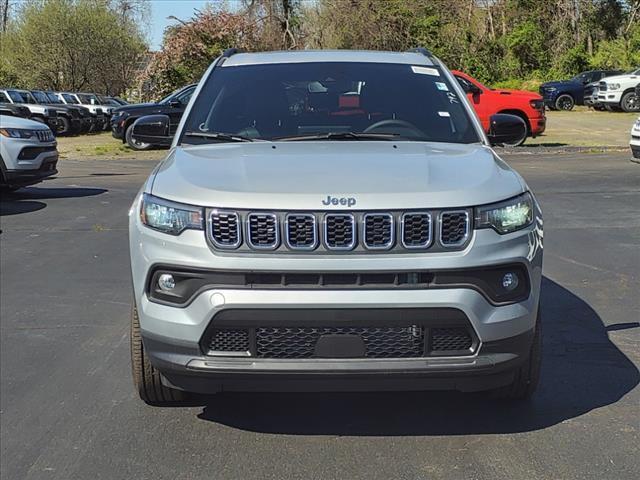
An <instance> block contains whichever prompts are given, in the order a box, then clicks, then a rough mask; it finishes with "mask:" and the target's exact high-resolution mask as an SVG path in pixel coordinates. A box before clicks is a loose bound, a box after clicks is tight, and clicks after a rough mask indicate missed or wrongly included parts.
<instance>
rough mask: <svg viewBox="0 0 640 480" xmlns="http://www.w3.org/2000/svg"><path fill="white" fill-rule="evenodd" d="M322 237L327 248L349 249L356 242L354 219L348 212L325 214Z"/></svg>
mask: <svg viewBox="0 0 640 480" xmlns="http://www.w3.org/2000/svg"><path fill="white" fill-rule="evenodd" d="M324 221H325V224H324V228H325V232H324V238H325V242H326V243H327V248H328V249H329V250H351V249H352V248H353V247H354V246H355V243H356V236H355V235H356V233H355V220H354V218H353V215H349V214H327V215H326V216H325V218H324Z"/></svg>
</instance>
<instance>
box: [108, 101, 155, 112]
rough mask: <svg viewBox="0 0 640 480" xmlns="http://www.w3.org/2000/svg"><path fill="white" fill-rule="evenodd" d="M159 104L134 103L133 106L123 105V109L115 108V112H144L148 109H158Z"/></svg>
mask: <svg viewBox="0 0 640 480" xmlns="http://www.w3.org/2000/svg"><path fill="white" fill-rule="evenodd" d="M159 105H160V104H159V103H134V104H132V105H123V106H121V107H114V108H113V112H114V113H115V112H130V111H132V110H144V109H146V108H153V107H158V106H159Z"/></svg>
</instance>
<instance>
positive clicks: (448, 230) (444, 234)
mask: <svg viewBox="0 0 640 480" xmlns="http://www.w3.org/2000/svg"><path fill="white" fill-rule="evenodd" d="M468 235H469V213H468V212H467V211H465V210H458V211H454V212H442V213H441V214H440V243H441V244H442V245H443V246H445V247H458V246H460V245H462V244H464V243H465V242H466V240H467V236H468Z"/></svg>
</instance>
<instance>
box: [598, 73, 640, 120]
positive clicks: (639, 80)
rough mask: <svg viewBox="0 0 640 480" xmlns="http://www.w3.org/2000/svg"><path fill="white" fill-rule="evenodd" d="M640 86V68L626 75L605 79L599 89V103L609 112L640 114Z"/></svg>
mask: <svg viewBox="0 0 640 480" xmlns="http://www.w3.org/2000/svg"><path fill="white" fill-rule="evenodd" d="M639 84H640V68H638V69H637V70H634V71H632V72H630V73H626V74H624V75H616V76H614V77H607V78H603V79H602V80H601V81H600V83H599V87H598V102H600V103H602V104H603V105H604V106H605V107H606V108H607V109H608V110H617V109H622V110H624V111H625V112H640V98H638V96H637V95H636V87H637V86H638V85H639Z"/></svg>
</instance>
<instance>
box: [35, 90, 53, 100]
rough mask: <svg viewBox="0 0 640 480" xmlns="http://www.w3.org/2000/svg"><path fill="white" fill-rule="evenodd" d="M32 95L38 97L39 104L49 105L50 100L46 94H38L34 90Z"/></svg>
mask: <svg viewBox="0 0 640 480" xmlns="http://www.w3.org/2000/svg"><path fill="white" fill-rule="evenodd" d="M31 94H32V95H33V96H34V97H36V100H37V101H38V103H49V99H48V98H47V96H46V95H45V93H44V92H38V91H37V90H34V91H32V92H31Z"/></svg>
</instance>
